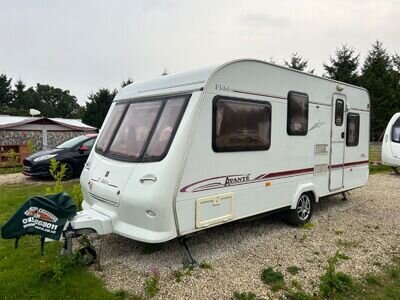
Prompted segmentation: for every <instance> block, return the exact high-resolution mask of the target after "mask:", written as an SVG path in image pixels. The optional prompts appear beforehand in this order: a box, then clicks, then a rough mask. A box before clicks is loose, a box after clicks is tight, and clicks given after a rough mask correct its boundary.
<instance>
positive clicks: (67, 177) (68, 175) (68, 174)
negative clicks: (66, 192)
mask: <svg viewBox="0 0 400 300" xmlns="http://www.w3.org/2000/svg"><path fill="white" fill-rule="evenodd" d="M65 167H66V171H65V176H64V178H63V180H70V179H71V178H72V177H74V168H73V167H72V166H71V164H69V163H65Z"/></svg>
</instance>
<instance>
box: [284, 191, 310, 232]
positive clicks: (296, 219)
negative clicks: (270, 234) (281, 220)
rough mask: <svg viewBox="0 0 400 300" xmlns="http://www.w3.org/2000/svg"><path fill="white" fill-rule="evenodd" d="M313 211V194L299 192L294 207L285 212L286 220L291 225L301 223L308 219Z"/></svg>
mask: <svg viewBox="0 0 400 300" xmlns="http://www.w3.org/2000/svg"><path fill="white" fill-rule="evenodd" d="M313 211H314V195H313V194H312V193H304V194H301V195H300V197H299V199H298V200H297V205H296V208H295V209H291V210H290V211H288V212H287V213H286V218H285V219H286V222H287V223H288V224H290V225H293V226H299V225H303V224H305V223H307V222H308V221H310V219H311V216H312V214H313Z"/></svg>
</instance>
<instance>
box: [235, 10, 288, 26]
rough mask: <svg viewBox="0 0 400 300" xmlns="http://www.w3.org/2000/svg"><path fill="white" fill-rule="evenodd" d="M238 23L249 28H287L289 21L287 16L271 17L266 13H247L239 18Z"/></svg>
mask: <svg viewBox="0 0 400 300" xmlns="http://www.w3.org/2000/svg"><path fill="white" fill-rule="evenodd" d="M239 22H240V23H241V24H243V25H245V26H249V27H253V26H255V27H260V26H262V27H265V26H268V27H279V28H282V27H288V26H289V25H290V23H291V20H290V18H289V17H288V16H273V15H271V14H267V13H249V14H247V15H245V16H241V17H240V20H239Z"/></svg>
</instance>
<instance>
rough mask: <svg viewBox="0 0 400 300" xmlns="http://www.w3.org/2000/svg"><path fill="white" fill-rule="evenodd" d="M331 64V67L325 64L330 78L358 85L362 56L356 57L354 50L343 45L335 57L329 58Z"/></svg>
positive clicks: (337, 50)
mask: <svg viewBox="0 0 400 300" xmlns="http://www.w3.org/2000/svg"><path fill="white" fill-rule="evenodd" d="M329 63H330V65H327V64H324V69H325V71H326V72H327V77H328V78H331V79H334V80H338V81H343V82H347V83H350V84H358V71H357V70H358V67H359V63H360V54H357V55H356V54H355V49H354V48H352V47H348V46H347V45H342V47H341V48H337V49H336V51H335V57H332V56H330V57H329Z"/></svg>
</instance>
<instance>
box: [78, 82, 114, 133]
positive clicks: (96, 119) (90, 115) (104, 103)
mask: <svg viewBox="0 0 400 300" xmlns="http://www.w3.org/2000/svg"><path fill="white" fill-rule="evenodd" d="M116 94H117V90H113V91H110V90H108V89H100V90H98V91H97V92H96V93H93V94H91V95H90V96H89V100H90V101H89V102H87V103H86V110H85V112H84V113H83V116H82V121H83V122H84V123H86V124H88V125H91V126H94V127H96V128H100V127H101V125H102V124H103V121H104V119H105V117H106V115H107V112H108V109H109V108H110V106H111V103H112V101H113V100H114V97H115V95H116Z"/></svg>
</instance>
